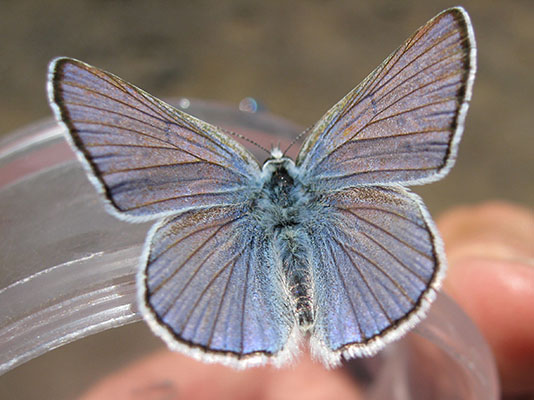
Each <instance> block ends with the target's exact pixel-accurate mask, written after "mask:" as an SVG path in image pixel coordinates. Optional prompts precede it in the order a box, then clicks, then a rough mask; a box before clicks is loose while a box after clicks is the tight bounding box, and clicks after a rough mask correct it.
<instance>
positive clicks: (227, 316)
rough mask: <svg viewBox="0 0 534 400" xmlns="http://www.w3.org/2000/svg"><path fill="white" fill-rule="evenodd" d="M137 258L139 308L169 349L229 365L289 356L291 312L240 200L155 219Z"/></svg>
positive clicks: (268, 252) (265, 244)
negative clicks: (140, 261) (238, 203)
mask: <svg viewBox="0 0 534 400" xmlns="http://www.w3.org/2000/svg"><path fill="white" fill-rule="evenodd" d="M143 263H144V264H145V268H143V269H142V271H141V275H140V276H139V277H138V285H139V286H138V292H139V294H140V299H139V300H140V304H142V308H143V311H144V312H143V314H144V315H145V318H147V317H148V320H149V323H150V324H151V327H152V329H153V330H154V331H155V332H156V333H158V334H159V335H160V336H162V337H163V338H164V339H165V340H166V341H167V343H168V344H169V346H170V347H171V348H174V349H179V350H182V351H185V352H186V353H188V354H192V355H196V356H197V357H198V358H200V359H203V360H206V361H212V360H219V361H223V362H225V361H226V362H227V363H229V364H231V365H234V366H238V365H239V363H241V364H242V365H244V364H247V363H258V362H264V361H265V359H267V358H269V357H274V358H275V359H276V358H278V359H281V358H282V359H283V358H285V357H287V356H288V355H289V352H290V351H291V346H290V344H289V343H288V340H289V338H290V333H291V330H292V329H293V326H294V321H293V318H294V317H293V310H292V309H291V306H290V305H291V302H290V300H289V299H288V298H287V296H286V295H285V293H286V291H285V290H284V289H283V287H282V282H281V281H280V277H281V275H282V274H281V271H280V270H279V269H280V266H279V265H277V264H276V260H275V256H274V254H273V251H272V243H271V242H270V241H267V240H266V238H265V234H264V232H262V230H261V229H258V227H257V226H256V224H255V223H253V222H252V221H251V220H250V219H249V216H248V213H247V211H246V209H245V208H243V207H242V206H225V207H213V208H210V209H205V210H191V211H188V212H185V213H183V214H181V215H179V216H175V217H169V218H167V219H165V220H163V221H162V222H160V223H158V224H156V225H155V227H154V228H153V229H152V233H151V234H149V235H148V238H147V245H146V253H145V259H144V260H143ZM223 356H229V357H228V358H227V357H223ZM237 360H241V361H240V362H238V361H237Z"/></svg>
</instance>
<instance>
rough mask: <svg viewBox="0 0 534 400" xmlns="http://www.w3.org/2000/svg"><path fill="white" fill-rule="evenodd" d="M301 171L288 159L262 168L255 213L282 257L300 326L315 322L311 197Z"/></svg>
mask: <svg viewBox="0 0 534 400" xmlns="http://www.w3.org/2000/svg"><path fill="white" fill-rule="evenodd" d="M299 175H300V174H299V170H298V168H297V167H295V164H294V163H293V161H292V160H291V159H289V158H285V157H281V158H275V159H271V160H268V161H267V162H266V163H265V165H264V166H263V175H262V178H263V186H262V190H261V193H260V195H259V198H258V200H257V201H256V202H255V204H254V206H253V207H254V210H253V211H254V214H255V215H258V216H260V217H259V220H258V222H259V223H260V224H261V225H262V227H263V231H264V232H266V235H267V237H266V240H269V241H270V242H271V243H272V245H273V246H274V248H275V254H277V256H278V257H279V265H280V266H281V268H282V276H283V277H284V284H285V285H286V286H287V288H288V289H289V293H290V294H291V297H292V300H293V304H294V307H295V310H296V315H297V318H298V323H299V325H300V326H301V328H303V329H307V328H308V327H309V326H311V325H312V323H313V318H314V317H313V311H312V310H313V307H312V300H311V291H312V287H311V274H310V268H309V263H308V259H309V257H308V254H307V250H306V249H307V248H308V245H307V243H306V240H307V239H306V234H305V231H306V228H305V221H306V219H307V218H306V217H305V215H304V214H307V213H308V211H309V207H308V206H309V204H310V201H311V195H310V193H309V192H308V191H307V189H306V187H305V186H304V185H303V184H302V183H301V181H300V178H299Z"/></svg>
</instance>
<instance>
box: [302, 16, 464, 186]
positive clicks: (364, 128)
mask: <svg viewBox="0 0 534 400" xmlns="http://www.w3.org/2000/svg"><path fill="white" fill-rule="evenodd" d="M474 48H475V44H474V37H473V34H472V30H471V24H470V22H469V17H468V16H467V14H466V13H465V11H463V10H462V9H460V8H455V9H450V10H447V11H445V12H443V13H441V14H439V15H438V16H436V17H435V18H434V19H432V20H431V21H429V22H428V23H427V24H426V25H425V26H423V27H422V28H420V29H419V30H418V31H417V32H416V33H415V34H414V35H413V36H412V37H411V38H410V39H408V40H407V41H406V42H405V43H404V45H402V46H401V47H400V48H399V49H398V50H397V51H395V52H394V53H393V54H392V55H391V56H390V57H389V58H388V59H386V61H384V63H382V65H380V66H379V67H378V68H377V69H376V70H375V71H373V72H372V73H371V74H370V75H369V76H368V77H367V78H366V79H365V80H364V81H363V82H362V83H361V84H360V85H359V86H358V87H356V88H355V89H354V90H353V91H351V92H350V93H349V94H348V95H347V96H346V97H344V98H343V99H342V100H341V101H340V102H339V103H338V104H336V105H335V106H334V107H333V108H332V109H331V110H330V111H329V112H328V113H327V114H326V115H325V116H324V117H323V118H322V119H321V120H320V121H319V122H318V123H317V124H316V125H315V126H314V128H313V129H312V133H311V134H310V136H309V137H308V138H307V140H306V142H305V143H304V145H303V147H302V149H301V151H300V153H299V156H298V158H297V165H299V166H301V168H302V169H303V170H304V174H305V176H306V177H307V180H308V181H309V182H313V183H315V184H316V185H318V187H319V188H321V189H324V190H336V189H341V188H345V187H355V186H358V185H374V184H381V183H382V184H383V183H392V182H393V183H403V184H420V183H426V182H430V181H432V180H436V179H439V178H440V177H442V176H443V175H444V174H446V173H447V172H448V170H449V169H450V167H451V166H452V163H453V161H454V158H455V156H456V147H457V143H458V141H459V138H460V135H461V133H462V130H463V123H464V117H465V112H466V109H467V102H468V101H469V98H470V95H471V87H472V82H473V76H474V69H475V50H474Z"/></svg>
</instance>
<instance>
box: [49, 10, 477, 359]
mask: <svg viewBox="0 0 534 400" xmlns="http://www.w3.org/2000/svg"><path fill="white" fill-rule="evenodd" d="M475 64H476V50H475V40H474V34H473V30H472V27H471V23H470V20H469V16H468V15H467V13H466V12H465V11H464V10H463V9H462V8H459V7H458V8H451V9H448V10H445V11H443V12H442V13H440V14H438V15H437V16H436V17H434V18H433V19H432V20H430V21H429V22H428V23H427V24H426V25H424V26H423V27H421V28H420V29H419V30H417V31H416V32H415V34H413V36H411V37H410V38H409V39H408V40H407V41H406V42H405V43H404V44H403V45H402V46H400V47H399V48H398V49H397V50H396V51H394V52H393V54H391V55H390V56H389V57H388V58H387V59H386V60H385V61H384V62H383V63H382V64H381V65H380V66H379V67H378V68H376V69H375V70H374V71H373V72H372V73H371V74H370V75H369V76H368V77H367V78H365V79H364V80H363V82H362V83H360V84H359V85H358V86H357V87H356V88H355V89H353V90H352V91H351V92H350V93H348V94H347V95H346V96H345V97H344V98H343V99H341V100H340V101H339V102H338V103H337V104H336V105H334V106H333V107H332V108H331V109H330V110H329V111H328V112H327V113H326V114H325V115H324V116H323V117H322V118H321V119H320V120H319V121H318V122H317V123H316V124H315V125H314V126H313V127H312V128H311V129H310V131H309V133H308V136H307V137H306V139H305V141H304V143H303V145H302V148H301V150H300V152H299V153H298V156H297V157H296V159H295V160H292V159H290V158H289V157H287V156H285V155H284V154H283V153H282V152H281V151H280V150H279V149H275V150H273V151H272V153H271V156H270V158H269V159H268V160H267V161H266V162H265V163H264V164H263V165H262V166H260V164H259V163H258V161H257V160H256V159H255V158H254V157H253V156H252V154H251V153H249V152H248V151H247V150H246V149H245V148H244V147H243V146H242V145H241V144H239V143H238V142H236V141H235V140H234V139H232V138H231V137H229V136H227V135H226V134H225V133H224V132H223V130H222V129H219V128H217V127H215V126H213V125H210V124H209V123H207V122H204V121H201V120H199V119H197V118H195V117H193V116H191V115H188V114H186V113H184V112H182V111H180V110H178V109H175V108H173V107H172V106H170V105H168V104H166V103H164V102H163V101H161V100H158V99H156V98H155V97H153V96H151V95H150V94H148V93H146V92H145V91H143V90H141V89H139V88H137V87H135V86H133V85H131V84H129V83H127V82H125V81H124V80H122V79H121V78H119V77H117V76H115V75H113V74H111V73H108V72H105V71H103V70H101V69H98V68H95V67H92V66H90V65H88V64H85V63H83V62H81V61H77V60H75V59H71V58H57V59H54V60H53V61H52V62H51V64H50V67H49V80H48V92H49V98H50V104H51V106H52V109H53V111H54V113H55V115H56V117H57V120H58V121H59V122H60V123H61V124H63V125H64V127H65V128H66V130H67V133H66V137H67V140H68V141H69V143H70V144H71V146H72V147H73V149H74V150H75V152H76V153H77V155H78V157H79V159H80V161H81V162H82V164H83V166H84V167H85V169H86V171H87V174H88V177H89V180H90V181H91V183H92V184H93V185H94V186H95V187H96V189H97V190H98V192H99V193H100V195H101V197H102V198H103V200H104V203H105V207H106V209H107V210H108V211H109V212H110V213H111V214H113V215H114V216H116V217H117V218H119V219H122V220H126V221H130V222H144V221H149V220H156V222H155V224H154V225H153V227H152V228H151V230H150V231H149V233H148V235H147V238H146V242H145V245H144V250H143V254H142V256H141V262H140V267H139V272H138V275H137V288H138V303H139V309H140V311H141V313H142V315H143V317H144V318H145V320H146V321H147V322H148V325H149V326H150V327H151V329H152V330H153V331H154V332H155V333H156V334H157V335H159V336H161V337H162V338H163V339H164V340H165V342H166V343H167V344H168V346H169V347H170V348H171V349H173V350H177V351H180V352H183V353H185V354H188V355H190V356H192V357H194V358H197V359H200V360H203V361H206V362H220V363H223V364H227V365H231V366H234V367H238V368H243V367H247V366H251V365H261V364H265V363H267V362H269V363H272V364H274V365H277V366H279V365H283V364H285V363H287V362H289V361H290V360H292V359H293V358H294V357H295V356H296V354H297V353H298V350H299V347H300V343H301V341H302V339H303V338H308V339H309V346H310V350H311V353H312V355H313V356H315V357H316V358H317V359H319V360H321V361H322V362H323V363H324V364H325V365H326V366H335V365H338V364H339V363H340V361H341V360H342V358H343V357H344V358H347V359H348V358H352V357H360V356H372V355H374V354H375V353H377V352H378V351H379V350H381V349H382V348H383V347H384V346H385V345H386V344H388V343H390V342H392V341H394V340H396V339H398V338H400V337H401V336H402V335H403V334H405V333H406V332H407V331H408V330H410V329H411V328H413V327H414V326H415V325H416V324H417V323H418V322H419V321H420V320H421V319H422V318H423V317H424V315H425V313H426V312H427V310H428V308H429V306H430V304H431V303H432V301H433V299H434V298H435V296H436V291H437V290H438V289H439V286H440V284H441V281H442V279H443V277H444V273H445V269H446V260H445V256H444V252H443V246H442V242H441V239H440V237H439V234H438V232H437V230H436V227H435V225H434V222H433V221H432V219H431V217H430V214H429V212H428V211H427V209H426V207H425V206H424V204H423V202H422V201H421V199H420V198H419V197H418V196H417V195H415V194H414V193H412V192H411V191H409V190H408V189H407V188H406V186H410V185H420V184H425V183H429V182H433V181H436V180H438V179H440V178H442V177H443V176H445V175H446V174H447V173H448V172H449V170H450V169H451V167H452V165H453V163H454V161H455V158H456V153H457V147H458V143H459V141H460V137H461V134H462V131H463V127H464V120H465V116H466V112H467V108H468V104H469V100H470V97H471V91H472V86H473V80H474V75H475V69H476V66H475Z"/></svg>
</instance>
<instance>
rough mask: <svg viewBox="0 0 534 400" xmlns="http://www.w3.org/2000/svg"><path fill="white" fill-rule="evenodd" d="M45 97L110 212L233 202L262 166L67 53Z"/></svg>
mask: <svg viewBox="0 0 534 400" xmlns="http://www.w3.org/2000/svg"><path fill="white" fill-rule="evenodd" d="M49 74H50V76H49V95H50V100H51V104H52V106H53V108H54V111H55V112H56V115H57V117H58V120H59V121H62V122H63V123H64V124H65V125H66V127H67V129H68V135H67V137H68V139H69V141H70V142H71V144H72V145H73V148H75V150H76V151H77V154H78V156H79V158H80V159H81V161H82V162H83V164H84V166H85V167H86V169H87V171H88V173H89V176H90V177H91V181H92V183H93V184H94V185H95V186H96V187H97V189H98V190H99V191H100V192H101V193H102V194H103V195H104V196H105V198H106V200H107V205H108V211H110V212H112V213H113V214H114V215H115V216H117V217H119V218H122V219H126V220H131V221H142V220H148V219H154V218H161V217H163V216H165V215H169V214H172V213H177V212H181V211H184V210H187V209H191V208H198V207H206V206H213V205H222V204H235V203H238V202H240V201H241V200H242V197H243V196H241V195H240V194H243V189H244V188H247V187H249V186H250V185H251V182H253V181H254V178H255V177H257V176H258V174H259V172H260V170H259V166H258V163H257V161H256V160H255V159H254V158H253V157H252V155H250V153H249V152H248V151H246V150H245V149H244V148H243V147H242V146H241V145H240V144H239V143H237V142H235V141H234V140H232V139H230V138H229V137H227V136H226V135H224V134H223V133H221V132H220V131H219V130H218V129H217V128H215V127H214V126H212V125H210V124H208V123H206V122H203V121H200V120H198V119H196V118H194V117H192V116H190V115H187V114H185V113H182V112H180V111H179V110H176V109H174V108H173V107H171V106H170V105H168V104H166V103H164V102H162V101H160V100H158V99H156V98H155V97H153V96H151V95H149V94H148V93H146V92H144V91H143V90H141V89H138V88H136V87H135V86H133V85H131V84H129V83H127V82H125V81H124V80H122V79H120V78H119V77H117V76H115V75H113V74H110V73H108V72H105V71H102V70H100V69H98V68H95V67H92V66H90V65H87V64H85V63H83V62H80V61H77V60H73V59H70V58H59V59H56V60H54V61H53V62H52V63H51V65H50V73H49Z"/></svg>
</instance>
